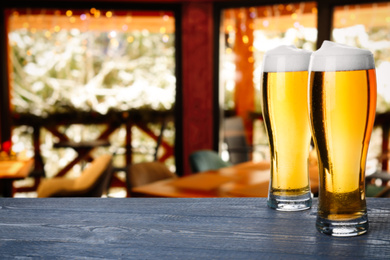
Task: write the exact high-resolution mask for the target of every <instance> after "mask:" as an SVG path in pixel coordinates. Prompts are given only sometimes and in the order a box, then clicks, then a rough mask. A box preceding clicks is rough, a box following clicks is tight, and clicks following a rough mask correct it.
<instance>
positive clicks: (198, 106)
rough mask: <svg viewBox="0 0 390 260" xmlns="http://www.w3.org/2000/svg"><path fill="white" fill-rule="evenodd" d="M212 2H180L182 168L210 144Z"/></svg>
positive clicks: (211, 129)
mask: <svg viewBox="0 0 390 260" xmlns="http://www.w3.org/2000/svg"><path fill="white" fill-rule="evenodd" d="M212 59H213V6H212V3H205V2H200V3H198V2H195V1H191V2H188V3H183V5H182V65H183V66H182V72H183V77H182V80H183V89H182V93H183V121H182V122H183V169H184V172H183V174H184V175H187V174H190V173H191V171H190V167H189V162H188V157H189V155H190V154H191V153H192V152H193V151H196V150H199V149H212V147H213V120H214V119H213V60H212Z"/></svg>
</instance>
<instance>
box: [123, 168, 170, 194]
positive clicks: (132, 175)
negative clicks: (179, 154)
mask: <svg viewBox="0 0 390 260" xmlns="http://www.w3.org/2000/svg"><path fill="white" fill-rule="evenodd" d="M169 178H177V175H176V174H175V173H173V172H171V171H170V170H169V169H168V167H167V166H166V165H165V164H164V163H162V162H158V161H154V162H142V163H135V164H131V165H129V166H128V169H127V173H126V186H127V194H128V195H131V190H132V188H135V187H138V186H142V185H146V184H149V183H152V182H155V181H160V180H164V179H169Z"/></svg>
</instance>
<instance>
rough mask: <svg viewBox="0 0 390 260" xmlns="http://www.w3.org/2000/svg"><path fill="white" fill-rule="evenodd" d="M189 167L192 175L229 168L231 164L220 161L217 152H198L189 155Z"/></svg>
mask: <svg viewBox="0 0 390 260" xmlns="http://www.w3.org/2000/svg"><path fill="white" fill-rule="evenodd" d="M189 160H190V167H191V171H192V172H193V173H197V172H204V171H209V170H217V169H220V168H223V167H227V166H231V163H229V162H226V161H224V160H222V158H221V157H220V156H219V155H218V153H217V152H215V151H213V150H199V151H196V152H193V153H191V155H190V158H189Z"/></svg>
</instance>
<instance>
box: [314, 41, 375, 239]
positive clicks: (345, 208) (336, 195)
mask: <svg viewBox="0 0 390 260" xmlns="http://www.w3.org/2000/svg"><path fill="white" fill-rule="evenodd" d="M331 46H333V45H331ZM336 47H337V46H336ZM343 48H344V47H343ZM343 50H344V49H343ZM351 51H354V53H352V54H348V49H346V54H345V55H346V56H348V55H350V56H348V57H344V59H345V60H346V61H347V62H345V64H343V66H344V67H340V66H339V65H335V67H333V69H335V70H331V69H328V70H324V71H317V70H318V69H316V70H311V71H310V79H309V81H310V82H309V114H310V122H311V131H312V135H313V139H314V144H315V146H316V150H317V155H318V165H319V175H320V182H319V183H320V187H319V198H318V212H317V222H316V225H317V229H318V230H319V231H320V232H322V233H325V234H330V235H333V236H354V235H360V234H363V233H365V232H366V231H367V229H368V218H367V209H366V199H365V182H364V180H365V167H366V158H367V152H368V146H369V141H370V137H371V132H372V128H373V125H374V120H375V109H376V76H375V69H374V65H373V58H372V54H371V53H367V51H365V52H363V53H359V52H356V48H351ZM355 52H356V53H355ZM370 54H371V55H370ZM324 56H325V55H324ZM329 56H331V54H330V55H329ZM335 56H336V57H338V60H340V59H343V56H342V55H335ZM320 58H321V57H320ZM348 59H350V63H351V65H350V66H351V67H353V68H352V69H350V70H348V69H345V66H348ZM345 60H344V61H345ZM315 61H316V60H315V57H314V58H313V57H312V61H311V62H315ZM334 61H337V59H334ZM356 61H360V62H357V63H356ZM332 62H333V61H331V62H330V63H332ZM320 63H324V62H323V60H322V61H321V62H320ZM325 63H326V62H325ZM325 63H324V64H325ZM356 64H360V66H361V68H362V69H359V67H356V66H359V65H356ZM337 66H339V68H338V67H337Z"/></svg>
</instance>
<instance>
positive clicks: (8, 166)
mask: <svg viewBox="0 0 390 260" xmlns="http://www.w3.org/2000/svg"><path fill="white" fill-rule="evenodd" d="M33 165H34V160H33V159H27V160H4V161H0V185H1V188H0V190H2V191H3V194H2V195H3V196H4V197H12V188H13V187H12V185H13V181H14V180H18V179H24V178H26V177H27V176H28V175H29V173H30V171H31V169H32V167H33Z"/></svg>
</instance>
